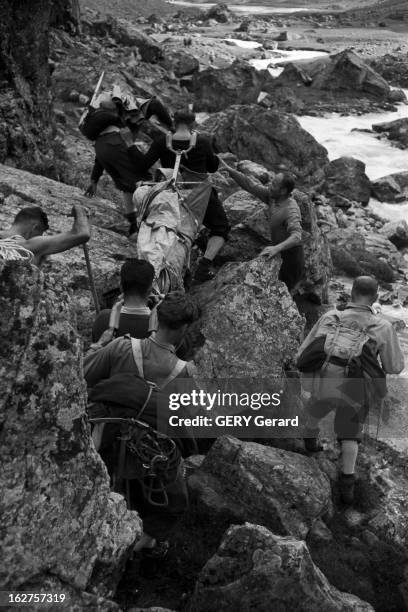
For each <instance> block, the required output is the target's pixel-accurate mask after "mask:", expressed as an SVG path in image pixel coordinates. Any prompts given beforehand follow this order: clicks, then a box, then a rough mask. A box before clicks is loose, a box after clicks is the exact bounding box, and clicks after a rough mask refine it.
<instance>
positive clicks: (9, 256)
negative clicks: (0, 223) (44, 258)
mask: <svg viewBox="0 0 408 612" xmlns="http://www.w3.org/2000/svg"><path fill="white" fill-rule="evenodd" d="M21 238H22V236H17V235H16V236H10V238H0V260H1V259H2V260H3V261H28V262H31V261H32V260H33V259H34V254H33V253H32V252H31V251H29V250H28V249H26V248H25V247H24V246H22V245H21V244H19V243H18V240H20V239H21Z"/></svg>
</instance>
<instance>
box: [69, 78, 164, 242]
mask: <svg viewBox="0 0 408 612" xmlns="http://www.w3.org/2000/svg"><path fill="white" fill-rule="evenodd" d="M95 106H96V107H97V108H90V109H89V112H88V114H87V115H86V117H85V119H84V120H83V121H82V123H81V124H80V129H81V131H82V133H83V134H84V135H85V136H86V137H87V138H88V139H89V140H92V141H94V146H95V163H94V166H93V169H92V173H91V181H90V184H89V186H88V187H87V189H86V191H85V195H87V196H88V197H93V196H94V195H95V194H96V189H97V185H98V181H99V179H100V177H101V176H102V174H103V172H104V171H105V172H106V173H107V174H109V176H110V177H111V178H112V180H113V182H114V183H115V186H116V188H117V189H118V190H119V191H121V192H122V193H123V201H124V209H125V211H124V216H125V217H126V219H127V220H128V221H129V224H130V228H129V235H131V234H132V233H134V232H135V231H136V229H137V225H136V212H135V208H134V205H133V202H132V196H133V192H134V190H135V188H136V183H137V182H138V181H140V180H142V179H143V178H145V177H146V171H145V170H144V168H143V154H142V153H141V152H140V151H139V149H138V148H137V147H136V145H135V144H134V142H133V141H134V139H135V137H136V134H137V132H138V130H139V129H140V127H141V125H142V123H143V122H144V121H145V120H149V119H155V118H157V121H158V122H160V123H161V124H163V125H164V126H165V128H166V129H171V126H172V120H171V117H170V115H169V113H168V111H167V109H166V108H165V107H164V106H163V104H162V103H161V102H160V100H158V99H156V98H150V99H147V100H138V99H136V100H133V101H132V108H130V104H129V103H128V100H127V99H126V98H124V97H123V94H121V92H120V91H119V90H118V92H117V94H116V95H115V88H114V91H113V92H112V94H109V93H103V94H101V95H100V96H99V98H97V100H96V101H95ZM133 106H134V108H133Z"/></svg>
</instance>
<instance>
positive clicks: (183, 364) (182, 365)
mask: <svg viewBox="0 0 408 612" xmlns="http://www.w3.org/2000/svg"><path fill="white" fill-rule="evenodd" d="M186 365H187V361H183V360H182V359H178V360H177V363H176V365H175V366H174V368H173V369H172V371H171V372H170V374H169V375H168V376H167V377H166V378H165V379H164V380H163V382H162V383H161V385H160V388H161V389H164V387H166V386H167V385H168V384H169V383H171V381H172V380H174V379H175V378H177V376H178V375H179V374H181V372H182V371H183V370H184V368H185V367H186Z"/></svg>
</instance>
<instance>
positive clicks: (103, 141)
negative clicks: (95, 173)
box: [95, 132, 144, 193]
mask: <svg viewBox="0 0 408 612" xmlns="http://www.w3.org/2000/svg"><path fill="white" fill-rule="evenodd" d="M95 154H96V159H97V160H98V162H99V163H100V165H101V166H102V167H103V169H104V170H105V172H107V173H108V174H109V176H110V177H111V178H112V180H113V182H114V183H115V186H116V188H117V189H119V190H120V191H125V192H128V193H133V191H134V190H135V188H136V182H137V181H140V180H142V178H144V174H143V172H140V171H138V169H137V165H136V164H135V161H136V160H135V159H133V158H132V155H131V152H129V149H128V148H127V146H126V144H125V142H124V140H123V139H122V137H121V135H120V134H119V132H111V133H109V134H104V135H102V136H99V138H98V139H97V140H96V142H95Z"/></svg>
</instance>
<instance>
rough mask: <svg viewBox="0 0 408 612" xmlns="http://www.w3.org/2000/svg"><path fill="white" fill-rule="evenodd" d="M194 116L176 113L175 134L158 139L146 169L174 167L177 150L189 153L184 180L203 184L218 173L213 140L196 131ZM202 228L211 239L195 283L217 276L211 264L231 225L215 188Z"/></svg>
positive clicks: (183, 164) (184, 160) (183, 167)
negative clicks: (208, 233) (211, 175)
mask: <svg viewBox="0 0 408 612" xmlns="http://www.w3.org/2000/svg"><path fill="white" fill-rule="evenodd" d="M194 122H195V114H194V113H193V112H192V111H190V110H181V111H177V112H176V113H175V114H174V125H175V132H174V134H173V135H172V136H171V135H170V136H171V139H170V142H169V138H168V137H166V135H165V134H163V135H161V136H160V137H159V138H157V139H156V140H155V141H154V142H153V143H152V145H151V147H150V149H149V151H148V152H147V153H146V155H145V157H144V164H145V168H146V169H147V168H150V167H151V166H152V165H153V164H154V163H155V162H156V161H158V160H160V163H161V165H162V166H163V168H173V167H174V165H175V161H176V153H175V151H180V150H186V154H185V155H183V157H182V161H181V165H180V170H181V175H182V177H183V180H186V181H189V182H201V181H204V180H205V179H206V178H207V173H213V172H216V171H217V170H218V166H219V159H218V157H217V155H216V154H215V152H214V150H213V146H212V142H211V139H210V138H209V137H208V136H206V135H204V134H198V133H197V132H195V131H194V130H193V127H194ZM203 225H204V226H205V227H207V228H208V229H209V230H210V237H209V240H208V243H207V246H206V249H205V253H204V256H203V257H202V258H201V259H200V261H199V263H198V268H197V270H196V273H195V276H194V280H195V281H199V282H202V281H206V280H209V279H211V278H213V277H214V272H213V271H212V270H211V265H212V262H213V260H214V258H215V256H216V255H217V254H218V253H219V251H220V250H221V249H222V247H223V246H224V244H225V241H226V240H227V238H228V234H229V231H230V225H229V222H228V218H227V215H226V213H225V210H224V207H223V205H222V203H221V201H220V199H219V197H218V194H217V191H216V189H215V188H212V190H211V194H210V197H209V200H208V205H207V209H206V212H205V215H204V218H203Z"/></svg>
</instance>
